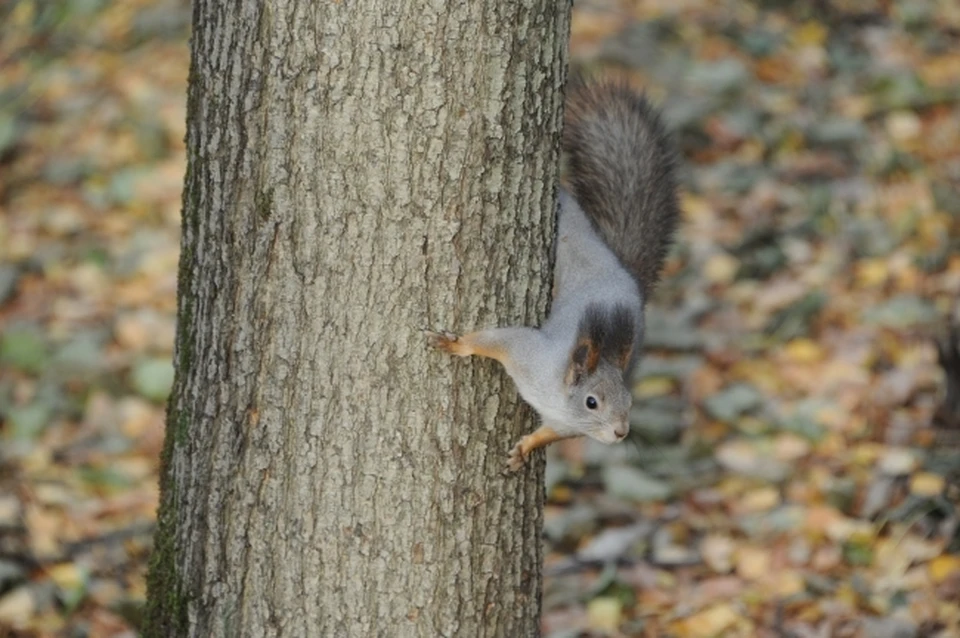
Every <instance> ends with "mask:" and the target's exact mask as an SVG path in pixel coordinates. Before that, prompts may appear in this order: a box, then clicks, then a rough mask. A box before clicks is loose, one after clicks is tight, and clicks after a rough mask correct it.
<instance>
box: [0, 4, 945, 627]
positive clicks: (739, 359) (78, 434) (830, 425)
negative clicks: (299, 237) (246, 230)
mask: <svg viewBox="0 0 960 638" xmlns="http://www.w3.org/2000/svg"><path fill="white" fill-rule="evenodd" d="M814 7H819V8H818V9H816V10H815V8H814ZM0 15H2V18H3V19H2V20H0V62H2V64H0V85H2V86H3V87H4V89H3V90H2V91H0V247H2V248H0V326H2V333H0V418H2V425H0V628H3V630H10V631H11V632H15V633H16V634H17V635H27V636H30V635H33V636H53V635H61V634H63V633H64V632H69V633H70V634H71V635H89V636H132V635H136V632H137V628H138V623H139V615H140V607H141V606H142V603H143V598H144V593H145V591H144V590H145V587H144V575H145V569H146V561H147V558H148V556H149V552H150V546H151V535H152V531H153V524H154V516H155V508H156V504H157V472H158V470H159V467H158V459H159V450H160V447H161V445H162V437H163V407H162V403H163V400H164V397H165V396H166V393H167V392H168V391H169V387H170V382H171V376H170V373H171V368H170V365H169V361H170V358H171V354H172V343H173V326H174V316H173V315H174V311H175V305H176V302H175V290H176V273H175V268H176V260H177V254H178V250H179V244H178V241H179V229H178V224H179V207H180V187H181V180H182V175H183V171H184V168H185V152H184V148H183V143H182V139H183V136H184V132H185V124H184V119H185V89H186V73H187V68H188V62H189V55H188V50H187V43H186V38H187V26H188V23H189V12H188V8H187V6H186V4H185V3H183V2H179V1H177V0H131V1H130V2H125V3H106V2H103V1H102V0H74V1H72V2H65V3H44V2H39V1H37V0H13V2H11V3H7V4H6V5H4V7H3V8H2V9H0ZM958 32H960V12H957V10H956V9H955V8H954V7H953V5H952V4H950V3H935V2H920V3H917V2H893V3H889V2H871V1H867V2H860V3H847V2H837V3H826V4H824V3H814V4H809V3H774V2H769V3H745V2H732V1H724V2H720V3H710V2H705V1H703V0H693V1H690V2H681V3H676V2H672V3H668V2H661V1H659V0H658V1H655V2H642V3H641V2H636V1H634V0H612V1H607V0H604V1H601V0H583V1H582V2H578V3H577V5H576V7H575V10H574V21H573V26H572V31H571V37H572V44H571V59H572V63H573V65H574V66H575V67H577V68H581V69H586V70H588V71H596V70H601V69H604V68H612V67H615V68H617V69H618V71H619V72H620V73H622V74H624V75H626V76H627V77H628V78H630V79H631V80H635V81H637V82H638V83H640V84H642V85H643V86H645V87H646V88H647V91H648V94H649V95H650V96H651V98H652V99H653V100H654V101H656V102H657V103H658V104H660V105H661V106H662V107H663V108H664V109H665V111H666V112H665V117H666V120H667V121H668V122H669V123H670V125H671V127H672V128H673V130H674V135H675V138H676V140H677V142H678V144H679V145H680V148H681V151H682V154H683V157H684V168H683V171H682V180H683V194H682V197H681V199H682V204H683V209H684V215H685V219H684V225H683V228H682V230H681V232H680V237H679V239H678V242H677V246H676V248H675V249H674V251H673V254H672V256H671V258H670V260H669V264H668V272H667V276H666V278H665V281H664V283H663V284H662V285H661V287H660V290H659V292H658V295H657V298H656V299H655V301H654V303H653V304H652V306H651V316H650V320H649V322H648V323H649V325H648V328H649V331H650V335H649V338H648V350H649V351H648V353H647V355H646V358H645V360H644V361H643V362H642V364H641V378H640V379H638V383H637V388H636V395H637V403H636V407H635V410H634V413H633V427H634V432H633V434H632V435H631V439H630V440H629V441H628V442H627V443H626V444H624V445H621V446H615V447H604V446H600V445H596V444H593V443H592V442H589V441H579V440H578V441H566V442H564V443H562V444H560V445H557V446H554V447H553V448H551V449H550V451H549V455H548V463H549V467H548V477H549V480H548V505H547V508H546V512H545V531H546V534H545V542H546V543H547V550H548V551H547V554H546V559H545V574H546V576H545V583H544V587H545V598H544V600H545V603H544V616H543V631H544V635H546V636H551V637H553V638H559V637H561V636H649V637H662V636H667V637H673V636H675V637H678V638H685V637H709V636H758V637H765V636H771V637H772V636H796V637H808V636H809V637H817V636H862V637H878V638H884V637H887V636H890V637H892V636H944V637H945V636H954V635H960V524H958V503H960V436H956V432H957V431H958V430H960V423H958V421H960V419H958V418H956V416H955V415H956V414H957V409H956V404H957V392H956V391H955V389H956V388H957V387H960V386H958V385H957V384H958V383H960V382H958V381H957V376H958V375H957V369H958V368H957V366H956V365H954V364H955V360H957V356H954V354H955V353H956V352H960V350H957V349H956V348H957V345H956V343H955V342H954V343H953V345H952V346H951V345H950V342H949V336H948V337H944V336H943V335H944V333H945V329H944V324H947V323H949V322H950V321H951V319H952V320H954V321H956V320H957V319H958V316H957V315H958V313H960V306H958V304H957V299H958V298H960V251H958V250H957V248H958V245H960V239H958V238H960V196H958V194H957V193H958V192H960V188H958V186H960V168H958V167H960V125H958V124H957V123H958V122H960V89H958V88H957V87H960V56H958V55H956V53H955V51H956V50H958V45H960V42H958V39H960V38H958V35H957V33H958ZM934 339H939V341H938V342H935V341H934ZM938 343H939V345H937V344H938ZM951 348H953V349H951ZM945 388H947V390H945ZM945 392H946V396H945Z"/></svg>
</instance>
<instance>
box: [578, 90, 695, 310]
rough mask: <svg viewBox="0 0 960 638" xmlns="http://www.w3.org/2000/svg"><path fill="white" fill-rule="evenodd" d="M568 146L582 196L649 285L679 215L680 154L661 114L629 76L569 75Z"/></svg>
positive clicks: (606, 238)
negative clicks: (594, 78) (589, 77)
mask: <svg viewBox="0 0 960 638" xmlns="http://www.w3.org/2000/svg"><path fill="white" fill-rule="evenodd" d="M563 147H564V150H565V151H566V152H567V154H568V155H569V160H568V161H569V165H568V166H569V180H570V184H571V186H572V188H573V196H574V197H575V198H576V200H577V203H579V204H580V207H581V208H583V210H584V212H585V213H586V214H587V217H589V218H590V219H591V220H592V221H593V223H594V225H595V226H596V227H597V229H598V230H599V232H600V234H601V235H602V236H603V239H604V241H606V243H607V245H609V246H610V247H611V248H612V249H613V252H614V253H615V254H616V255H617V257H619V258H620V260H621V261H622V262H623V264H624V265H625V266H626V267H627V268H629V269H630V271H631V272H632V273H633V274H634V276H635V277H636V278H637V281H638V282H639V283H640V286H641V287H642V289H643V290H644V291H645V292H649V291H650V290H651V289H652V288H653V287H654V286H656V284H657V281H658V280H659V279H660V270H661V268H662V267H663V261H664V259H665V258H666V255H667V250H668V249H669V247H670V242H671V240H672V238H673V233H674V230H675V229H676V226H677V221H678V217H679V211H678V206H677V194H676V179H675V177H674V171H675V167H676V164H677V159H676V153H675V151H674V149H673V147H672V146H671V144H670V140H669V138H668V136H667V133H666V130H665V129H664V127H663V124H662V123H661V122H660V117H659V115H658V114H657V112H656V111H655V110H654V109H653V107H652V106H650V104H649V103H648V102H647V100H646V99H645V98H644V97H643V96H642V95H640V94H638V93H637V92H635V91H634V90H633V89H631V88H630V87H629V86H627V84H626V83H625V82H619V81H611V80H603V81H598V82H585V81H583V80H576V81H572V82H571V84H570V85H569V86H568V88H567V100H566V115H565V120H564V132H563Z"/></svg>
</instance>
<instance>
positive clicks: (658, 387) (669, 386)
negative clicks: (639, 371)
mask: <svg viewBox="0 0 960 638" xmlns="http://www.w3.org/2000/svg"><path fill="white" fill-rule="evenodd" d="M633 389H634V391H635V392H636V394H637V395H639V396H641V397H660V396H663V395H665V394H670V393H671V392H673V380H672V379H668V378H666V377H651V378H648V379H644V380H642V381H640V382H639V383H637V384H636V385H635V386H634V388H633Z"/></svg>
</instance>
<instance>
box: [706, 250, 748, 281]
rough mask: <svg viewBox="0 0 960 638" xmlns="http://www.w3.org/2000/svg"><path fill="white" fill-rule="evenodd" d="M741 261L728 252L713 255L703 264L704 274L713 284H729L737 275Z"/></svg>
mask: <svg viewBox="0 0 960 638" xmlns="http://www.w3.org/2000/svg"><path fill="white" fill-rule="evenodd" d="M738 268H740V262H739V261H738V260H737V259H736V258H735V257H733V256H732V255H728V254H727V253H717V254H715V255H712V256H711V257H710V258H709V259H708V260H707V263H705V264H704V265H703V274H704V276H705V277H706V278H707V281H709V282H710V283H713V284H729V283H730V282H731V281H733V278H734V277H736V275H737V269H738Z"/></svg>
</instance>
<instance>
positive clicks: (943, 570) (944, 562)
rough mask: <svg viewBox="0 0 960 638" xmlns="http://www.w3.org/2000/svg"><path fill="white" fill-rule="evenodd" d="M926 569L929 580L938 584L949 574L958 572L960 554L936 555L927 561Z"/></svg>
mask: <svg viewBox="0 0 960 638" xmlns="http://www.w3.org/2000/svg"><path fill="white" fill-rule="evenodd" d="M927 570H928V571H929V573H930V580H932V581H933V582H935V583H936V584H938V585H939V584H940V583H942V582H943V581H945V580H946V579H948V578H950V577H951V576H956V575H957V574H960V556H957V555H956V554H944V555H942V556H937V557H936V558H934V559H933V560H931V561H930V562H929V563H927Z"/></svg>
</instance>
